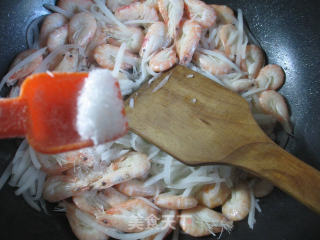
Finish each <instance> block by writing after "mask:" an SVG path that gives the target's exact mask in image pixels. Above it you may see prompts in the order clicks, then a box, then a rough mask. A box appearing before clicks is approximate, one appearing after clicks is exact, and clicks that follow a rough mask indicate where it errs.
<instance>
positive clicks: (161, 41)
mask: <svg viewBox="0 0 320 240" xmlns="http://www.w3.org/2000/svg"><path fill="white" fill-rule="evenodd" d="M167 42H168V41H167V34H166V29H165V25H164V23H163V22H156V23H153V24H152V25H151V26H150V27H149V28H148V32H147V34H146V36H145V37H144V40H143V43H142V47H141V49H140V52H139V55H140V57H142V59H146V58H147V57H149V56H150V55H151V54H152V53H154V52H156V51H158V50H159V49H161V48H162V47H165V45H166V44H167Z"/></svg>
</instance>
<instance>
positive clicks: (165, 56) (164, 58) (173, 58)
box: [149, 48, 178, 72]
mask: <svg viewBox="0 0 320 240" xmlns="http://www.w3.org/2000/svg"><path fill="white" fill-rule="evenodd" d="M177 62H178V58H177V53H176V51H175V50H174V49H173V48H165V49H163V50H161V51H160V52H158V53H157V54H155V55H154V56H153V57H152V58H151V59H150V61H149V66H150V68H151V69H152V71H154V72H163V71H166V70H168V69H170V68H172V67H173V66H174V65H175V64H176V63H177Z"/></svg>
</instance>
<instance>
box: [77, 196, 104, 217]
mask: <svg viewBox="0 0 320 240" xmlns="http://www.w3.org/2000/svg"><path fill="white" fill-rule="evenodd" d="M72 200H73V202H74V204H75V205H76V206H77V207H78V208H79V209H81V210H82V211H85V212H87V213H89V214H91V215H93V216H95V215H96V214H99V213H101V212H104V211H105V210H107V209H108V208H110V205H109V204H108V200H107V197H106V196H105V195H104V194H103V193H101V192H99V191H95V190H91V191H86V192H83V193H80V194H77V195H76V196H74V197H73V198H72Z"/></svg>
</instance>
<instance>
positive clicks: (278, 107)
mask: <svg viewBox="0 0 320 240" xmlns="http://www.w3.org/2000/svg"><path fill="white" fill-rule="evenodd" d="M259 105H260V107H261V109H262V110H263V111H264V112H265V113H267V114H271V115H272V116H273V117H275V118H276V119H277V120H278V121H279V122H280V123H281V124H282V125H283V127H284V129H285V130H286V131H287V132H288V133H291V131H292V130H291V126H290V122H289V121H290V119H289V110H288V106H287V103H286V101H285V100H284V98H283V97H282V95H281V94H280V93H278V92H276V91H274V90H267V91H263V92H262V93H261V94H260V96H259Z"/></svg>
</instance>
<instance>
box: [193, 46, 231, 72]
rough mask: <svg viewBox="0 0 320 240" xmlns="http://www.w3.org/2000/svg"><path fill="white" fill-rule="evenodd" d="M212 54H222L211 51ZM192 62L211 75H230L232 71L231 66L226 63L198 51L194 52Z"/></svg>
mask: <svg viewBox="0 0 320 240" xmlns="http://www.w3.org/2000/svg"><path fill="white" fill-rule="evenodd" d="M213 52H217V53H219V54H223V52H221V51H219V50H213ZM223 55H224V54H223ZM192 61H193V63H194V64H195V65H197V66H198V67H200V68H201V69H202V70H204V71H206V72H209V73H211V74H213V75H223V74H228V73H231V72H232V71H233V69H232V67H231V65H230V64H228V63H226V62H225V61H222V60H221V59H220V58H217V57H214V56H212V55H209V54H205V53H203V52H199V51H196V52H195V53H194V55H193V59H192Z"/></svg>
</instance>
